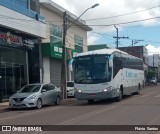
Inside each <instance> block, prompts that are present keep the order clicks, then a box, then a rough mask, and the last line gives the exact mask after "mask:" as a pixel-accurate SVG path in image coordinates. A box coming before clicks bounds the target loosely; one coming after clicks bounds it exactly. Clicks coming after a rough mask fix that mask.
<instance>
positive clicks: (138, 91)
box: [135, 84, 141, 95]
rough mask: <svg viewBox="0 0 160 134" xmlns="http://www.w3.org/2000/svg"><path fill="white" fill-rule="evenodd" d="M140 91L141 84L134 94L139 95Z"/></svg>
mask: <svg viewBox="0 0 160 134" xmlns="http://www.w3.org/2000/svg"><path fill="white" fill-rule="evenodd" d="M140 93H141V85H140V84H139V85H138V90H137V92H135V94H136V95H139V94H140Z"/></svg>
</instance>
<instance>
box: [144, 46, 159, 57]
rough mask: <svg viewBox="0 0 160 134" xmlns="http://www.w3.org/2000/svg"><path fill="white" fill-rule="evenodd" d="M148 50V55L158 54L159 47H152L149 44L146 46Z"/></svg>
mask: <svg viewBox="0 0 160 134" xmlns="http://www.w3.org/2000/svg"><path fill="white" fill-rule="evenodd" d="M146 48H147V50H148V55H153V54H160V46H153V45H151V44H149V45H147V46H146Z"/></svg>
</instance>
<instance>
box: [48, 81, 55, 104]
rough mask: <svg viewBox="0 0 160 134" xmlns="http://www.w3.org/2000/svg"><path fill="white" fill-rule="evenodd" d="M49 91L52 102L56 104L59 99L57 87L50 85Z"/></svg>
mask: <svg viewBox="0 0 160 134" xmlns="http://www.w3.org/2000/svg"><path fill="white" fill-rule="evenodd" d="M49 89H50V101H51V102H55V100H56V98H57V91H56V87H55V86H54V85H52V84H50V85H49Z"/></svg>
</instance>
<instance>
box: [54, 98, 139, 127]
mask: <svg viewBox="0 0 160 134" xmlns="http://www.w3.org/2000/svg"><path fill="white" fill-rule="evenodd" d="M137 97H138V96H135V98H131V99H132V100H134V99H137ZM131 99H130V100H127V101H124V102H121V103H120V104H118V105H115V106H111V107H109V108H106V107H105V108H102V109H100V110H96V111H94V112H90V113H88V114H84V115H81V116H79V117H76V118H73V119H71V120H68V121H64V122H61V123H59V124H57V125H70V124H71V123H72V122H74V121H76V120H79V119H83V118H88V117H91V116H94V115H96V114H99V113H102V112H104V111H109V110H111V109H114V108H116V107H119V106H121V105H124V104H126V103H128V102H129V101H131Z"/></svg>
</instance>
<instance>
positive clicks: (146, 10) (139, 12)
mask: <svg viewBox="0 0 160 134" xmlns="http://www.w3.org/2000/svg"><path fill="white" fill-rule="evenodd" d="M157 7H160V6H155V7H151V8H148V9H144V10H140V11H136V12H131V13H125V14H120V15H115V16H110V17H104V18H96V19H87V20H85V21H93V20H103V19H111V18H116V17H121V16H126V15H131V14H135V13H140V12H144V11H147V10H151V9H154V8H157Z"/></svg>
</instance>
